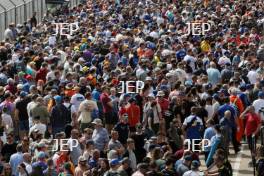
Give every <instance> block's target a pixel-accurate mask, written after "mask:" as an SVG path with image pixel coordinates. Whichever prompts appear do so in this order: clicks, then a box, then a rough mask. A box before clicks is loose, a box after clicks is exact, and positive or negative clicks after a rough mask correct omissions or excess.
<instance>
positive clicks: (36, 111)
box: [31, 97, 50, 125]
mask: <svg viewBox="0 0 264 176" xmlns="http://www.w3.org/2000/svg"><path fill="white" fill-rule="evenodd" d="M31 115H32V118H33V117H36V116H39V117H40V122H41V123H43V124H45V125H48V124H49V123H50V117H49V116H50V115H49V112H48V109H47V107H46V106H45V104H44V99H43V98H42V97H38V98H37V99H36V104H35V107H34V108H32V110H31Z"/></svg>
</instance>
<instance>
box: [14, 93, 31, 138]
mask: <svg viewBox="0 0 264 176" xmlns="http://www.w3.org/2000/svg"><path fill="white" fill-rule="evenodd" d="M20 98H21V99H20V100H19V101H18V102H17V103H16V110H15V121H16V122H19V137H20V139H22V138H23V137H24V136H25V135H26V133H27V132H28V130H29V120H28V113H27V105H28V103H29V102H30V98H28V97H27V93H26V92H24V91H22V92H20Z"/></svg>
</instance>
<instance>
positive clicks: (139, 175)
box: [132, 163, 148, 176]
mask: <svg viewBox="0 0 264 176" xmlns="http://www.w3.org/2000/svg"><path fill="white" fill-rule="evenodd" d="M147 171H148V164H147V163H139V164H138V165H137V171H136V172H134V173H133V174H132V176H144V175H145V174H146V173H147Z"/></svg>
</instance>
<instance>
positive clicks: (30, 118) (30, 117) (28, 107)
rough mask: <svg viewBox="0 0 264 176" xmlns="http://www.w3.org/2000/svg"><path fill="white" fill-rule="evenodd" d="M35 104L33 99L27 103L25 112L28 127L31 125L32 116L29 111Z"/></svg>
mask: <svg viewBox="0 0 264 176" xmlns="http://www.w3.org/2000/svg"><path fill="white" fill-rule="evenodd" d="M36 105H37V103H36V102H34V101H31V102H30V103H28V105H27V113H28V117H29V118H28V121H29V127H32V125H33V124H32V121H33V120H32V116H31V111H32V109H33V108H35V107H36Z"/></svg>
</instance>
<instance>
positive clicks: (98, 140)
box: [92, 119, 109, 153]
mask: <svg viewBox="0 0 264 176" xmlns="http://www.w3.org/2000/svg"><path fill="white" fill-rule="evenodd" d="M92 123H93V124H94V125H95V126H94V131H93V136H92V139H93V141H94V144H95V147H96V148H97V149H98V150H99V151H100V152H101V153H103V152H104V151H105V150H106V149H107V144H108V142H109V135H108V131H107V130H106V129H105V128H103V124H102V120H101V119H94V121H93V122H92Z"/></svg>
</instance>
